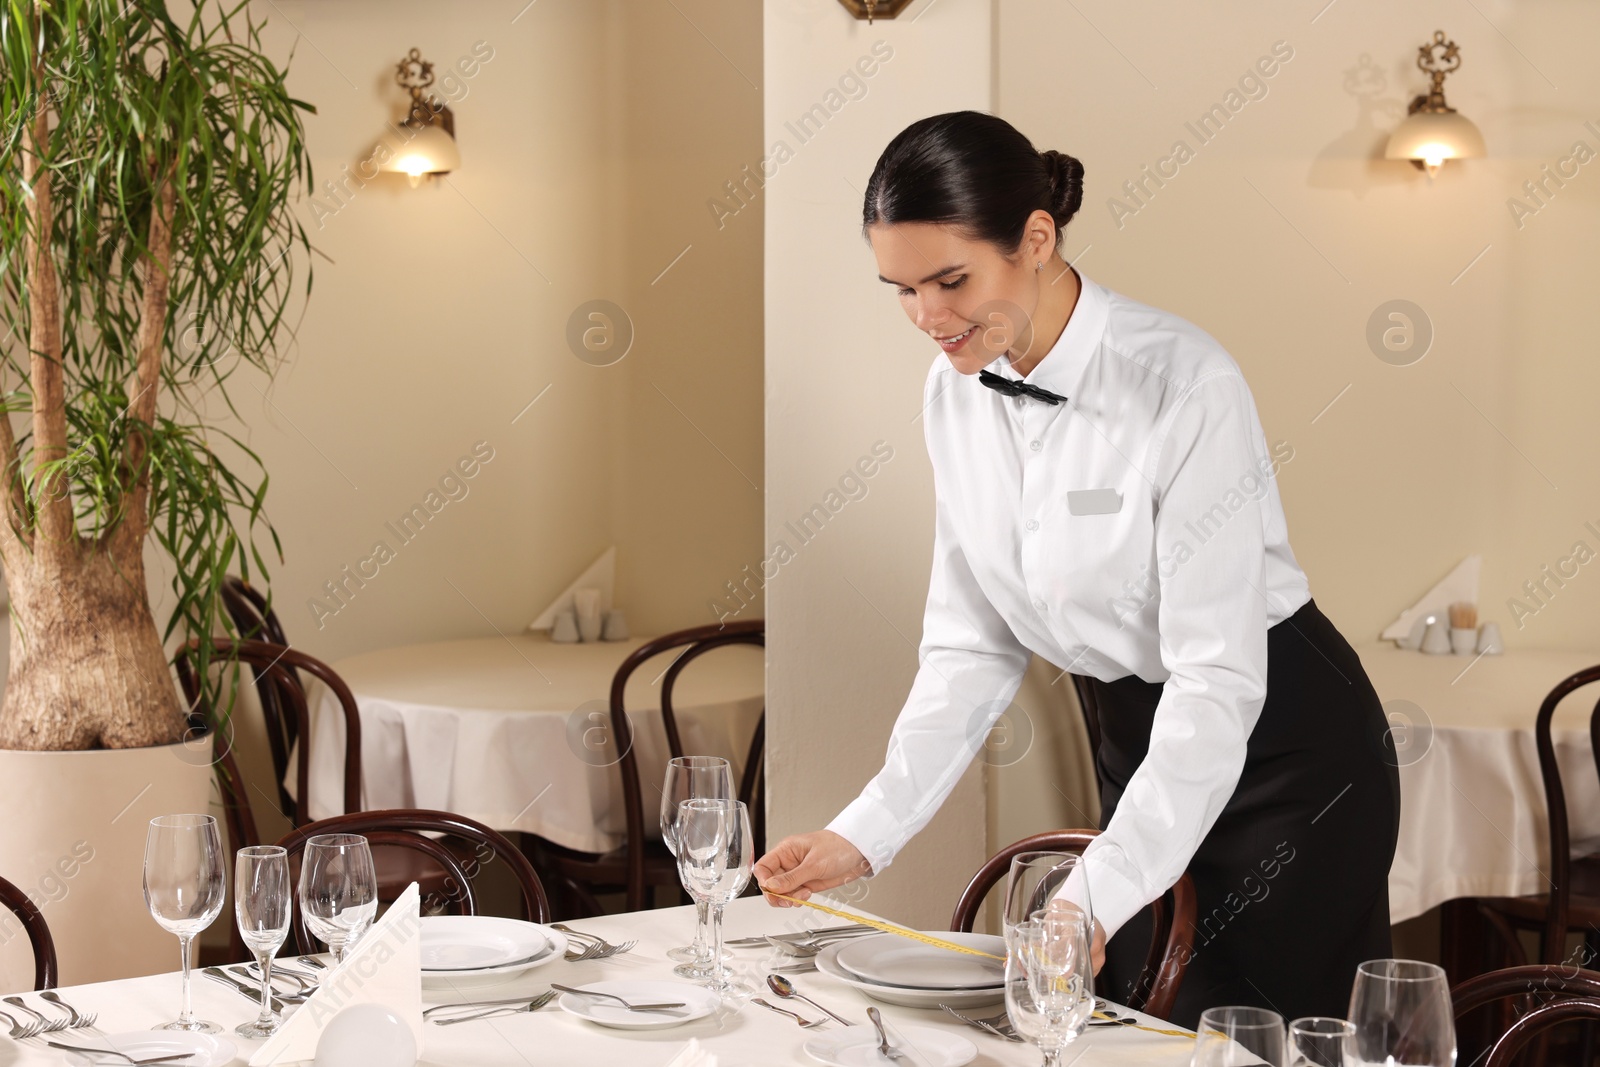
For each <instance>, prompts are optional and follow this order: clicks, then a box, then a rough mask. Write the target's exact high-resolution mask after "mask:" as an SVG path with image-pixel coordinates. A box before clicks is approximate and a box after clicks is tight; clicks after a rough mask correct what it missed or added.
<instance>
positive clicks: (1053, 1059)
mask: <svg viewBox="0 0 1600 1067" xmlns="http://www.w3.org/2000/svg"><path fill="white" fill-rule="evenodd" d="M1039 1051H1040V1052H1043V1053H1044V1067H1061V1046H1060V1045H1056V1046H1054V1047H1053V1048H1046V1049H1040V1050H1039Z"/></svg>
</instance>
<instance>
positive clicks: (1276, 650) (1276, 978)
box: [1091, 601, 1400, 1028]
mask: <svg viewBox="0 0 1600 1067" xmlns="http://www.w3.org/2000/svg"><path fill="white" fill-rule="evenodd" d="M1091 684H1092V685H1093V686H1094V687H1095V690H1096V693H1097V695H1098V697H1099V711H1100V714H1099V718H1100V733H1101V741H1100V751H1099V753H1098V755H1097V757H1096V758H1097V762H1098V764H1099V768H1100V777H1101V782H1102V786H1101V795H1100V804H1101V815H1100V826H1101V828H1102V829H1103V828H1104V827H1105V826H1106V824H1107V823H1108V822H1109V821H1110V819H1111V815H1112V813H1113V812H1114V811H1115V810H1116V807H1117V801H1118V800H1119V799H1120V798H1121V796H1122V791H1123V789H1125V788H1126V787H1127V784H1128V779H1129V778H1130V776H1132V774H1133V772H1134V771H1135V770H1136V769H1137V768H1138V766H1139V764H1140V762H1141V761H1143V759H1144V756H1145V751H1146V749H1147V748H1148V747H1149V743H1150V727H1151V723H1152V721H1153V719H1154V716H1155V709H1156V703H1157V702H1158V701H1159V700H1160V699H1161V689H1162V687H1161V686H1160V685H1159V684H1155V683H1150V682H1145V681H1143V680H1141V679H1140V678H1139V677H1138V676H1136V675H1130V676H1128V677H1126V678H1119V679H1118V680H1117V681H1115V682H1100V681H1093V680H1092V682H1091ZM1387 734H1388V723H1387V721H1386V720H1385V717H1384V714H1383V708H1382V705H1381V702H1380V701H1379V699H1378V695H1377V693H1376V692H1374V691H1373V688H1372V683H1371V682H1370V681H1368V679H1367V675H1366V672H1365V671H1364V670H1363V669H1362V666H1361V660H1360V659H1359V658H1358V657H1357V656H1356V654H1355V651H1354V650H1353V649H1352V648H1351V647H1350V645H1349V643H1348V642H1347V641H1345V639H1344V637H1343V636H1342V635H1340V633H1339V631H1338V630H1337V629H1335V628H1334V625H1333V623H1331V622H1329V621H1328V619H1327V617H1326V616H1325V615H1323V614H1322V612H1321V611H1319V610H1318V609H1317V606H1316V603H1315V601H1308V602H1307V603H1306V604H1305V606H1303V607H1302V608H1300V610H1299V611H1297V612H1295V613H1294V615H1292V616H1290V617H1289V618H1287V619H1285V620H1283V621H1282V622H1280V623H1278V624H1277V625H1276V626H1273V627H1272V628H1271V629H1270V630H1268V631H1267V696H1266V702H1265V705H1264V706H1263V708H1262V711H1261V717H1260V719H1259V720H1258V721H1257V723H1256V726H1255V729H1254V731H1253V732H1252V733H1251V734H1250V740H1249V743H1248V746H1247V750H1246V757H1245V766H1244V772H1243V774H1242V775H1241V776H1240V779H1239V784H1238V786H1237V787H1236V788H1235V790H1234V793H1233V797H1232V799H1230V800H1229V801H1228V804H1227V806H1226V807H1225V808H1224V809H1223V811H1222V814H1221V816H1220V817H1219V818H1218V819H1217V822H1216V824H1215V825H1214V826H1213V827H1212V828H1211V832H1210V833H1209V834H1207V835H1206V838H1205V840H1204V841H1203V842H1202V843H1201V845H1200V849H1199V851H1198V852H1196V853H1195V856H1194V858H1193V859H1192V860H1191V861H1190V863H1189V874H1190V875H1191V876H1192V877H1193V878H1194V883H1195V889H1196V892H1197V896H1198V907H1197V909H1196V915H1195V936H1194V955H1193V957H1192V958H1191V959H1190V960H1189V964H1188V969H1187V971H1186V972H1185V974H1184V978H1183V984H1182V986H1181V987H1180V990H1179V994H1178V999H1177V1004H1176V1007H1175V1008H1174V1011H1173V1013H1172V1021H1173V1022H1175V1023H1178V1024H1179V1025H1182V1026H1187V1027H1191V1028H1192V1027H1194V1026H1195V1025H1196V1024H1197V1023H1198V1022H1199V1019H1200V1013H1201V1012H1202V1011H1204V1010H1205V1009H1206V1008H1211V1007H1220V1006H1223V1005H1229V1004H1246V1005H1256V1006H1259V1007H1264V1008H1271V1009H1273V1010H1274V1011H1277V1012H1278V1013H1279V1014H1281V1015H1282V1016H1283V1017H1284V1019H1285V1020H1292V1019H1295V1018H1298V1017H1300V1016H1305V1015H1332V1016H1337V1017H1339V1018H1343V1017H1344V1016H1345V1014H1346V1012H1347V1011H1348V1008H1349V1001H1350V987H1351V985H1352V983H1353V982H1354V979H1355V972H1356V966H1357V965H1358V964H1360V963H1361V962H1362V961H1364V960H1370V959H1382V958H1385V957H1388V956H1389V955H1390V954H1391V948H1390V940H1389V890H1388V875H1389V864H1390V861H1391V860H1392V859H1393V858H1394V848H1395V839H1396V838H1397V837H1398V835H1399V831H1400V775H1399V770H1398V769H1397V764H1396V761H1395V759H1394V755H1393V752H1392V749H1391V748H1390V747H1389V746H1388V737H1387ZM1149 946H1150V919H1149V913H1148V911H1146V912H1142V913H1141V914H1140V915H1138V916H1135V917H1134V919H1132V920H1131V921H1129V922H1128V924H1127V925H1126V926H1124V927H1123V928H1122V929H1121V930H1119V931H1118V933H1117V935H1116V937H1114V938H1112V939H1111V943H1110V944H1109V945H1108V946H1107V951H1106V965H1105V968H1104V969H1103V970H1102V971H1101V973H1100V975H1099V976H1098V977H1097V978H1096V981H1095V988H1096V991H1097V992H1099V993H1100V994H1101V995H1102V996H1106V997H1109V998H1111V999H1113V1000H1120V1001H1126V1000H1127V998H1128V994H1129V992H1130V991H1131V990H1132V989H1133V988H1134V985H1135V983H1136V982H1137V980H1138V976H1139V972H1140V970H1141V969H1142V967H1143V964H1144V960H1145V955H1146V952H1147V951H1148V949H1149Z"/></svg>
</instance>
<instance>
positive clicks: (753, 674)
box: [290, 634, 765, 852]
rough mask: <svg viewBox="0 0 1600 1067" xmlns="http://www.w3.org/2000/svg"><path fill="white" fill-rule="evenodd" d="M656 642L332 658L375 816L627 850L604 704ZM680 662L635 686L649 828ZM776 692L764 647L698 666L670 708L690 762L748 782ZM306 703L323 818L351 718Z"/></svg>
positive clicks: (706, 659) (645, 670) (511, 643)
mask: <svg viewBox="0 0 1600 1067" xmlns="http://www.w3.org/2000/svg"><path fill="white" fill-rule="evenodd" d="M644 641H645V639H644V638H634V639H632V640H629V641H617V642H608V641H602V642H596V643H591V644H555V643H552V642H551V641H550V640H549V638H548V637H546V636H545V635H543V634H518V635H515V636H512V637H510V638H500V637H493V638H483V639H476V640H470V641H447V642H442V643H439V644H429V645H412V646H409V647H405V648H393V649H384V650H382V651H379V652H369V653H366V654H364V655H360V656H352V657H350V658H349V659H343V660H340V661H339V662H337V663H335V664H333V665H332V666H333V668H334V670H335V671H337V672H338V674H339V675H340V677H342V678H343V679H344V680H345V683H346V684H347V685H349V687H350V689H351V691H352V692H353V693H354V694H355V696H356V702H357V704H358V705H359V706H360V709H361V753H362V777H363V783H362V784H363V787H364V788H363V807H366V808H410V807H418V808H436V809H439V810H442V811H452V812H456V813H457V814H461V815H466V816H468V817H469V818H473V819H477V820H478V821H479V822H482V823H486V824H487V825H489V826H491V827H493V828H494V829H496V830H501V831H510V830H521V831H527V832H529V833H534V834H538V835H539V836H540V837H543V838H545V839H546V840H549V841H553V842H555V843H556V844H559V845H564V846H566V847H568V848H574V849H579V850H582V851H585V852H604V851H606V850H608V849H611V848H614V847H616V846H618V845H619V844H621V842H622V839H623V837H622V834H623V830H624V823H623V818H624V815H623V810H622V794H621V791H620V790H621V784H620V783H621V779H620V777H619V772H618V770H617V768H616V766H615V765H614V763H615V759H616V752H615V745H614V744H609V743H608V741H609V738H610V718H609V713H608V711H607V708H608V706H609V705H608V703H607V702H608V700H609V696H610V692H611V679H612V677H613V676H614V675H615V674H616V670H617V667H619V666H620V665H621V663H622V661H623V660H624V659H625V658H627V656H628V654H629V653H631V652H632V651H633V650H634V649H635V648H638V647H639V646H640V645H641V644H643V643H644ZM670 662H671V655H670V654H667V655H662V656H658V657H656V658H655V659H653V660H652V661H650V662H649V663H646V664H644V665H643V666H642V667H640V668H639V669H638V670H637V671H635V672H634V675H633V677H632V678H631V679H630V680H629V684H628V694H627V696H628V709H629V713H630V716H631V717H632V720H633V725H634V729H635V731H636V741H635V744H636V752H637V753H638V755H639V759H640V774H641V777H642V779H643V783H644V799H645V822H646V824H647V825H650V826H654V825H655V822H656V818H657V810H656V809H657V806H658V805H659V803H660V801H659V797H660V795H661V777H662V768H663V767H664V766H665V764H666V751H667V749H666V738H665V735H664V734H663V732H662V729H661V716H660V711H659V707H660V699H659V694H660V676H661V674H662V673H663V672H664V671H665V670H666V668H667V665H668V664H669V663H670ZM764 690H765V657H764V654H763V650H762V649H761V648H760V647H757V646H748V645H740V646H733V647H729V648H722V649H717V650H715V651H712V652H708V653H706V654H704V655H703V656H701V657H700V658H698V659H696V660H695V661H694V662H693V663H691V664H689V665H688V666H686V667H685V668H684V671H683V674H682V676H681V678H680V679H679V681H678V683H677V685H676V686H675V687H674V690H673V710H674V712H675V714H676V716H677V719H678V726H679V730H680V733H681V736H682V738H683V743H684V747H685V749H686V750H687V752H688V754H690V755H702V756H725V757H727V758H729V759H731V760H732V761H733V765H734V773H735V774H738V773H739V772H740V771H741V770H742V767H743V764H744V756H745V753H746V752H747V750H748V748H749V744H750V737H751V734H752V732H753V731H754V729H755V723H756V718H757V716H758V715H759V713H760V711H761V707H762V704H763V695H762V694H763V693H764ZM310 696H311V701H312V708H313V723H312V745H311V789H310V793H311V796H310V809H311V814H312V816H313V817H315V818H319V819H320V818H326V817H327V816H329V815H334V814H337V813H338V811H339V810H340V804H341V798H342V796H343V793H342V789H343V782H344V770H343V768H344V720H343V717H342V716H341V715H340V714H339V709H338V704H337V702H336V701H335V700H334V698H333V695H332V694H331V693H329V692H328V691H327V690H326V689H325V688H323V687H322V686H320V685H318V686H314V687H313V692H312V693H311V694H310ZM290 773H291V777H292V775H293V768H292V767H291V772H290ZM290 788H291V789H292V788H293V782H292V781H291V782H290Z"/></svg>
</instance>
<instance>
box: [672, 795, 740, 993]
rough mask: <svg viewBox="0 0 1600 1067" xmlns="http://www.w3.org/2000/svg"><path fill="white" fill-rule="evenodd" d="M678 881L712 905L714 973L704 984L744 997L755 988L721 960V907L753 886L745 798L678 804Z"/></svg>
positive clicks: (710, 953) (711, 958)
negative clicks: (735, 977) (737, 977)
mask: <svg viewBox="0 0 1600 1067" xmlns="http://www.w3.org/2000/svg"><path fill="white" fill-rule="evenodd" d="M677 829H678V879H679V880H680V881H681V882H682V883H683V888H684V889H686V890H687V891H688V893H689V895H690V896H691V897H693V898H694V900H695V902H696V903H699V902H700V901H705V902H706V903H707V904H708V905H709V906H710V908H711V941H710V944H709V946H708V949H709V951H708V964H709V968H710V973H709V974H708V975H707V976H706V978H705V979H704V983H705V984H706V985H707V986H710V987H711V988H712V989H714V990H716V991H717V993H718V994H719V995H721V996H722V997H724V998H734V999H743V998H748V997H751V996H753V995H754V994H755V989H754V988H753V987H751V986H749V985H746V984H744V983H742V982H738V981H735V980H734V977H733V973H732V972H731V971H729V970H728V965H727V963H726V962H724V960H723V958H722V910H723V908H725V907H726V906H727V904H728V902H729V901H731V900H733V899H734V898H735V897H737V896H738V895H739V894H740V893H742V892H743V891H744V888H745V886H747V885H749V884H750V867H751V864H753V863H754V862H755V856H754V855H753V853H754V852H755V839H754V838H753V837H752V836H751V834H750V812H749V810H748V809H747V808H746V807H745V805H744V804H743V803H742V802H741V801H737V800H717V799H713V798H710V797H697V798H694V799H691V800H685V801H683V802H681V803H680V804H679V805H678V827H677Z"/></svg>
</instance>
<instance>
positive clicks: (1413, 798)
mask: <svg viewBox="0 0 1600 1067" xmlns="http://www.w3.org/2000/svg"><path fill="white" fill-rule="evenodd" d="M1357 651H1358V652H1359V653H1360V655H1361V662H1362V664H1363V665H1364V666H1365V667H1366V669H1367V674H1368V676H1369V677H1370V678H1371V679H1372V684H1373V688H1375V689H1376V690H1377V691H1378V696H1379V697H1381V698H1382V699H1383V701H1384V705H1385V707H1386V708H1387V709H1388V710H1389V711H1390V713H1391V714H1390V721H1391V723H1392V724H1394V727H1395V728H1396V729H1398V730H1410V731H1411V734H1410V736H1409V737H1405V738H1403V740H1402V743H1401V745H1400V746H1399V752H1400V760H1401V767H1400V793H1401V801H1400V843H1399V846H1398V848H1397V849H1396V854H1395V859H1394V866H1393V867H1392V868H1391V869H1390V872H1389V913H1390V918H1391V919H1392V921H1394V922H1401V921H1403V920H1405V919H1410V918H1413V917H1415V916H1417V915H1421V914H1422V913H1423V912H1425V911H1427V910H1428V909H1429V908H1432V907H1434V906H1436V905H1438V904H1441V903H1443V902H1444V901H1446V900H1451V899H1453V898H1456V897H1472V896H1518V895H1522V894H1525V893H1541V892H1547V891H1548V890H1549V883H1548V882H1547V881H1546V880H1545V877H1544V875H1543V874H1541V873H1540V871H1541V869H1542V868H1547V867H1548V861H1549V853H1550V846H1549V833H1550V829H1549V823H1548V822H1547V820H1546V818H1545V803H1544V786H1543V784H1542V779H1541V778H1540V776H1539V756H1538V753H1537V752H1536V751H1535V749H1534V742H1533V723H1534V718H1535V716H1536V715H1537V714H1538V711H1539V704H1540V702H1541V701H1543V700H1544V698H1545V694H1547V693H1548V692H1549V691H1550V690H1551V689H1552V688H1553V687H1554V686H1555V684H1556V683H1557V682H1559V681H1561V679H1563V678H1565V677H1567V676H1568V675H1570V674H1573V673H1576V672H1577V671H1579V670H1581V669H1583V668H1585V667H1589V666H1592V665H1593V664H1595V663H1596V662H1600V653H1583V652H1557V651H1548V650H1540V649H1512V650H1510V651H1508V652H1506V653H1505V654H1504V655H1498V656H1483V657H1481V658H1478V659H1477V661H1476V662H1474V661H1473V657H1470V656H1452V655H1442V656H1431V655H1425V654H1424V653H1421V652H1414V651H1408V650H1404V649H1398V648H1395V647H1394V646H1393V645H1392V644H1389V643H1387V642H1385V643H1383V644H1379V645H1363V646H1361V647H1360V648H1358V649H1357ZM1597 698H1600V691H1596V690H1593V689H1592V688H1591V689H1590V690H1579V692H1578V693H1576V694H1574V695H1573V696H1572V697H1570V698H1569V699H1568V700H1566V701H1565V702H1563V704H1562V706H1561V707H1560V709H1558V711H1557V712H1556V718H1555V730H1554V739H1555V745H1556V758H1557V761H1558V762H1559V763H1560V765H1561V781H1562V785H1563V786H1564V787H1565V788H1566V792H1567V813H1568V817H1569V819H1570V826H1571V833H1572V838H1573V844H1574V848H1573V851H1574V853H1576V854H1587V853H1588V852H1590V851H1592V850H1593V849H1594V847H1595V845H1596V844H1600V777H1597V776H1596V773H1595V764H1594V756H1593V754H1592V750H1591V746H1590V743H1589V732H1588V730H1589V720H1588V713H1589V712H1590V711H1591V710H1592V709H1593V708H1594V702H1595V700H1596V699H1597ZM1397 701H1407V702H1409V704H1410V705H1412V706H1414V708H1415V709H1420V712H1421V714H1420V716H1419V715H1418V714H1417V712H1416V711H1415V710H1413V709H1412V708H1409V707H1406V706H1402V705H1398V704H1396V703H1394V702H1397ZM1413 719H1414V720H1415V721H1414V722H1413V721H1409V720H1413Z"/></svg>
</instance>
